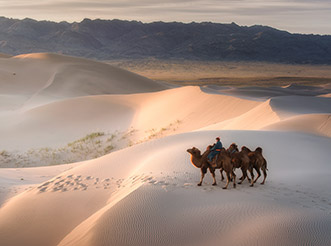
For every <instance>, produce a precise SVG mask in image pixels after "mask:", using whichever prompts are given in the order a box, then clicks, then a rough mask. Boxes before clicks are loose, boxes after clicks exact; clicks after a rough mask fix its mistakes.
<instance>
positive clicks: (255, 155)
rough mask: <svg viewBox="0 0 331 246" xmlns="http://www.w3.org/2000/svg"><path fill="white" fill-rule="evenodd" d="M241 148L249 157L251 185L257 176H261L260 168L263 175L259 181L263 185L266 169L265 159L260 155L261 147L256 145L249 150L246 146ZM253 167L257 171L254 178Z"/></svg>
mask: <svg viewBox="0 0 331 246" xmlns="http://www.w3.org/2000/svg"><path fill="white" fill-rule="evenodd" d="M242 150H243V151H245V152H246V153H247V155H248V157H249V159H250V167H249V170H250V172H251V174H252V181H251V186H254V183H256V181H257V180H258V178H260V176H261V172H260V170H262V172H263V176H264V178H263V181H262V182H261V184H262V185H263V184H264V183H265V180H266V178H267V170H268V169H267V161H266V159H265V158H264V157H263V155H262V148H261V147H257V148H256V149H255V151H250V150H249V149H248V148H247V147H243V148H242ZM253 169H255V170H256V172H257V177H256V178H255V179H254V175H253Z"/></svg>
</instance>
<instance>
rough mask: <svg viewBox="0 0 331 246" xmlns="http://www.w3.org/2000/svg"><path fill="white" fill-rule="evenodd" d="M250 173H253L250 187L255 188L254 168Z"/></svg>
mask: <svg viewBox="0 0 331 246" xmlns="http://www.w3.org/2000/svg"><path fill="white" fill-rule="evenodd" d="M249 172H250V173H251V177H252V179H251V185H250V187H253V186H254V170H253V167H250V168H249Z"/></svg>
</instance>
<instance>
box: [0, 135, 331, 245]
mask: <svg viewBox="0 0 331 246" xmlns="http://www.w3.org/2000/svg"><path fill="white" fill-rule="evenodd" d="M215 135H221V136H222V139H223V141H224V144H225V145H229V144H230V143H231V142H233V141H235V142H237V143H240V144H245V145H248V146H250V147H251V148H254V147H255V146H257V145H261V146H263V147H264V149H265V156H266V158H267V159H268V164H269V170H270V173H269V175H270V177H269V178H268V182H267V184H266V186H264V187H262V186H261V187H259V186H257V187H256V188H254V189H252V188H250V187H248V184H247V183H244V184H243V185H242V186H239V187H238V189H237V190H234V189H233V188H230V190H229V191H223V190H222V189H221V188H220V187H212V186H210V184H211V178H210V176H208V177H206V180H205V184H204V185H203V186H202V188H199V189H198V188H196V183H197V181H198V180H199V170H197V169H196V168H194V167H193V166H192V165H191V164H190V163H189V157H188V154H187V153H186V152H185V149H186V148H189V147H191V146H192V145H195V146H197V147H199V148H200V149H203V148H204V147H205V146H206V145H207V144H209V143H210V142H211V141H212V140H213V137H214V136H215ZM269 139H272V140H273V141H270V140H269ZM312 142H313V143H314V146H315V148H314V149H313V150H312V148H311V146H310V143H312ZM284 143H286V144H284ZM288 146H291V148H290V149H289V148H288ZM329 146H330V140H329V139H326V138H319V137H315V136H311V135H303V134H293V133H291V134H289V133H278V132H231V131H221V132H220V131H207V132H203V131H202V132H196V133H187V134H184V135H176V136H173V137H169V138H164V139H160V140H157V141H152V142H148V143H145V144H141V145H138V146H135V147H132V148H129V149H125V150H122V151H119V152H115V153H112V154H110V155H107V156H105V157H102V158H100V159H95V160H91V161H88V162H86V163H82V164H81V165H78V166H77V167H75V168H73V169H70V170H68V171H67V172H65V173H62V174H60V175H58V176H56V177H54V178H53V179H51V180H49V181H47V182H44V183H43V184H40V185H39V186H38V187H35V188H33V189H31V190H30V191H27V192H25V193H23V194H21V195H19V196H17V197H16V198H14V199H12V200H10V201H9V202H8V203H7V204H6V205H5V206H3V208H2V209H1V210H0V218H1V219H0V228H2V230H4V229H5V228H15V229H10V231H6V232H5V234H4V235H6V236H5V237H2V240H3V242H5V243H6V245H15V244H18V243H19V242H22V241H21V240H24V242H25V243H28V242H29V243H30V244H33V245H44V244H45V243H46V242H47V243H48V244H49V245H55V244H57V243H58V242H59V241H61V240H62V242H61V243H60V245H106V244H112V245H127V244H131V245H141V244H145V245H146V244H149V245H152V244H153V245H178V244H182V243H184V245H185V244H189V243H193V245H201V244H202V243H203V242H208V241H209V240H211V241H212V242H217V240H221V239H222V238H224V237H225V238H226V242H229V244H234V245H236V242H240V241H241V240H242V241H244V240H247V242H246V243H248V245H253V244H254V243H255V242H258V243H259V244H266V243H271V242H269V240H270V239H271V238H272V237H273V235H279V234H280V240H281V241H282V242H284V243H285V244H286V243H287V242H289V241H288V240H289V239H288V238H289V237H291V240H290V241H291V242H292V243H293V241H292V240H295V241H294V242H295V243H294V244H301V243H304V242H305V238H307V236H306V234H307V233H314V235H315V236H314V237H310V240H312V241H311V242H315V243H316V245H323V244H325V243H326V244H327V243H329V242H330V237H329V235H328V234H327V233H325V232H326V231H327V230H329V229H330V228H331V217H330V214H328V213H327V211H330V205H329V202H330V201H329V197H330V193H329V191H328V190H326V189H324V188H323V187H328V186H329V185H330V184H329V179H328V177H329V175H330V170H329V165H328V162H327V161H326V160H328V156H329V155H328V149H329ZM279 153H282V155H279ZM298 155H300V160H298V159H297V156H298ZM314 156H319V159H318V160H315V158H314ZM313 159H314V160H313ZM311 161H314V165H311ZM118 165H120V166H121V168H120V169H118ZM289 165H290V167H289ZM284 169H286V173H285V174H284V171H283V170H284ZM298 170H305V171H304V172H298ZM317 179H318V180H319V181H318V182H316V180H317ZM218 180H219V177H218ZM218 182H219V185H220V186H221V184H222V182H221V181H218ZM298 183H299V184H300V185H297V184H298ZM105 187H109V188H107V189H105ZM282 190H283V192H282ZM284 191H286V192H285V193H284ZM286 194H291V196H290V197H289V196H288V195H286ZM317 194H318V195H317ZM87 197H88V200H86V198H87ZM198 197H199V198H198ZM119 198H120V199H119ZM68 204H70V206H68ZM316 204H318V206H316ZM79 208H84V210H80V209H79ZM292 210H293V211H296V212H292ZM32 211H38V214H34V224H33V225H31V226H29V230H28V231H26V232H24V233H23V234H22V233H21V234H20V237H17V233H18V231H20V230H23V228H24V227H25V226H26V225H25V223H28V221H30V219H29V217H28V216H29V215H31V213H32ZM257 214H258V215H259V216H258V217H257ZM286 214H288V215H290V217H289V216H286ZM46 215H47V216H46ZM182 215H183V218H182V219H180V220H178V216H182ZM280 215H282V216H280ZM45 216H46V217H45ZM322 216H323V220H321V219H320V218H321V217H322ZM45 218H47V220H46V221H49V220H50V221H53V223H52V224H49V223H46V222H45V223H46V224H45V223H44V222H43V221H45ZM274 218H277V220H275V219H274ZM259 221H260V222H259ZM262 221H263V222H262ZM251 222H253V223H252V224H251ZM244 224H247V228H246V229H245V228H243V229H242V231H241V233H240V237H239V238H238V237H234V236H230V235H231V234H232V235H235V233H236V231H237V228H238V226H240V225H244ZM250 224H251V225H252V226H251V227H250V226H249V225H250ZM293 224H295V225H296V228H295V229H293ZM170 225H171V226H170ZM263 225H264V226H263ZM312 225H314V226H312ZM201 228H203V229H202V230H201ZM258 228H264V229H263V230H264V232H265V234H264V236H263V235H262V236H261V235H259V234H258V233H255V234H253V235H251V234H250V233H249V232H250V231H252V230H253V231H254V230H259V229H258ZM275 228H278V229H279V230H280V231H275V230H274V229H275ZM70 231H72V232H71V233H70ZM123 231H125V233H124V234H123ZM193 232H194V233H193ZM292 232H293V233H294V234H293V233H292ZM192 233H193V238H192V239H191V238H190V235H191V234H192ZM229 233H230V234H229ZM36 235H42V236H36ZM65 235H68V236H65ZM146 235H151V236H148V237H146ZM266 235H267V236H266ZM268 235H270V236H268ZM64 237H65V238H64ZM63 238H64V239H63ZM190 240H192V241H190ZM314 240H316V241H314ZM239 244H240V243H239ZM271 244H272V243H271ZM274 245H276V242H275V244H274Z"/></svg>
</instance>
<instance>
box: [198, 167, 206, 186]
mask: <svg viewBox="0 0 331 246" xmlns="http://www.w3.org/2000/svg"><path fill="white" fill-rule="evenodd" d="M205 173H206V172H205V171H204V170H202V169H201V178H200V182H199V183H198V186H201V184H202V181H203V178H204V177H205Z"/></svg>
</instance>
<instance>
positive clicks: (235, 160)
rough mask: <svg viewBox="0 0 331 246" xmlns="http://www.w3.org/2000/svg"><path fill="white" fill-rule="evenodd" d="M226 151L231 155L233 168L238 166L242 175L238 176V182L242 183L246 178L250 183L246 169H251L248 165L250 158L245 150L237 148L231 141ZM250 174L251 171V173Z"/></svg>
mask: <svg viewBox="0 0 331 246" xmlns="http://www.w3.org/2000/svg"><path fill="white" fill-rule="evenodd" d="M228 152H229V153H230V156H231V162H232V164H233V167H234V168H240V169H241V171H242V176H241V178H240V182H239V183H238V184H242V182H243V181H244V180H245V179H246V178H247V180H248V182H249V183H251V179H250V178H249V177H248V175H247V170H249V171H251V169H250V168H249V167H250V159H249V157H248V154H247V152H245V151H240V152H239V150H238V146H237V145H236V144H235V143H233V144H231V145H230V147H229V148H228ZM251 176H252V173H251Z"/></svg>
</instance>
